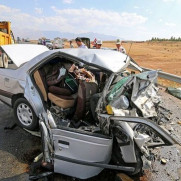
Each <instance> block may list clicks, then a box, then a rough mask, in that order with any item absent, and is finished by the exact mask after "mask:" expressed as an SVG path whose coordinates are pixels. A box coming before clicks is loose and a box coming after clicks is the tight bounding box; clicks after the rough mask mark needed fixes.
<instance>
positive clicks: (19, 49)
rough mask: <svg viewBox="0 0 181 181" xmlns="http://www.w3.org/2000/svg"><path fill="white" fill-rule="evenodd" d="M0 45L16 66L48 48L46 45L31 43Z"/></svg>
mask: <svg viewBox="0 0 181 181" xmlns="http://www.w3.org/2000/svg"><path fill="white" fill-rule="evenodd" d="M1 47H2V49H3V50H4V51H5V52H6V53H7V54H8V56H9V57H10V58H11V60H12V61H13V62H14V64H16V66H17V67H19V66H20V65H22V64H23V63H25V62H28V61H30V60H31V59H33V58H34V57H36V56H37V55H39V54H41V53H43V52H45V51H47V50H49V49H48V48H47V47H46V46H42V45H32V44H14V45H8V46H7V45H4V46H1Z"/></svg>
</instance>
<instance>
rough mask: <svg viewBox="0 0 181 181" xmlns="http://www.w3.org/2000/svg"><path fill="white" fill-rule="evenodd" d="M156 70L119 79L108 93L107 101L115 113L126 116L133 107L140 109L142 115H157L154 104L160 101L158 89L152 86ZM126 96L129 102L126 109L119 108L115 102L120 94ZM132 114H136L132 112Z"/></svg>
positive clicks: (147, 116)
mask: <svg viewBox="0 0 181 181" xmlns="http://www.w3.org/2000/svg"><path fill="white" fill-rule="evenodd" d="M157 76H158V74H157V71H148V72H143V73H140V74H136V75H130V76H129V77H126V78H123V79H121V80H120V81H119V82H118V83H117V84H116V85H115V86H114V87H113V89H112V90H111V91H110V93H109V94H108V99H107V100H108V103H109V104H110V105H111V106H112V109H113V112H114V114H115V115H119V116H128V115H130V114H131V113H130V111H131V110H132V109H133V108H137V109H139V110H140V111H141V113H142V116H143V117H146V118H149V117H154V116H157V113H156V109H155V105H156V104H158V103H159V102H160V98H159V96H158V95H157V92H158V89H157V88H156V87H155V86H154V83H155V82H156V79H157ZM122 95H124V96H126V97H127V98H128V100H129V101H130V102H131V104H130V105H131V106H130V107H129V109H127V110H123V109H120V108H119V106H117V103H116V102H118V100H119V98H120V96H122ZM134 116H137V115H136V114H134Z"/></svg>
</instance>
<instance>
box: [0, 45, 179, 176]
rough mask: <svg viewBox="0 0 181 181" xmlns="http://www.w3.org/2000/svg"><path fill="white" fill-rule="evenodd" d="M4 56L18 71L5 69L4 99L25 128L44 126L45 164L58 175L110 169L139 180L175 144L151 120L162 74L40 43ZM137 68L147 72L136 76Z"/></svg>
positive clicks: (116, 58)
mask: <svg viewBox="0 0 181 181" xmlns="http://www.w3.org/2000/svg"><path fill="white" fill-rule="evenodd" d="M0 51H1V52H2V53H4V54H6V55H7V56H8V57H9V59H10V60H11V62H13V63H14V64H15V65H16V69H14V70H13V69H10V68H9V61H8V66H6V67H5V66H4V63H3V62H2V63H1V68H0V84H1V85H2V86H1V88H0V99H1V100H2V101H3V102H5V103H7V104H9V105H10V106H12V108H13V110H14V115H15V118H16V123H17V124H18V125H19V126H21V127H22V128H26V129H29V130H35V129H37V128H38V125H39V128H40V131H41V135H42V142H43V155H44V156H43V160H44V162H46V163H47V164H48V165H52V166H53V168H54V172H56V173H61V174H65V175H69V176H72V177H76V178H81V179H87V178H90V177H93V176H95V175H97V174H99V173H100V172H101V171H102V170H103V169H104V168H107V169H114V170H119V171H124V172H127V173H128V174H136V173H139V172H141V170H142V167H143V166H145V165H149V164H150V162H151V161H152V160H153V154H152V149H153V148H154V147H158V146H163V145H173V144H175V143H176V141H174V140H173V138H172V137H171V136H170V135H169V134H168V133H167V132H165V131H164V130H163V129H162V128H161V127H160V126H158V125H157V124H156V123H154V122H153V121H152V120H151V119H152V118H155V117H156V116H157V112H156V109H155V106H156V105H157V104H158V103H159V97H158V96H157V88H156V87H155V85H154V82H155V81H156V78H157V72H156V71H148V72H143V71H142V69H141V68H140V67H139V66H138V65H137V64H136V62H134V61H133V60H132V59H131V57H129V56H127V55H124V54H122V53H119V52H116V51H111V50H95V49H75V48H74V49H59V50H53V51H52V50H51V51H49V50H48V48H46V47H45V46H41V45H12V46H8V45H7V46H2V47H1V50H0ZM15 52H16V53H15ZM131 67H134V68H136V69H137V70H138V71H140V72H141V73H138V74H130V73H129V71H128V70H127V68H131ZM100 72H101V74H102V76H100V75H101V74H100ZM96 75H97V78H96ZM100 77H101V78H100Z"/></svg>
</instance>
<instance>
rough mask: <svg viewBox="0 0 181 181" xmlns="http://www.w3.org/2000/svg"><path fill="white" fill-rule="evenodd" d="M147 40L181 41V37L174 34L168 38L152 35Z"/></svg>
mask: <svg viewBox="0 0 181 181" xmlns="http://www.w3.org/2000/svg"><path fill="white" fill-rule="evenodd" d="M149 41H181V37H178V38H176V37H174V36H171V37H170V38H169V39H168V38H157V37H152V39H151V40H149Z"/></svg>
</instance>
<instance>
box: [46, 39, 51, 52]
mask: <svg viewBox="0 0 181 181" xmlns="http://www.w3.org/2000/svg"><path fill="white" fill-rule="evenodd" d="M45 45H46V46H47V48H48V49H50V50H52V49H53V44H52V42H51V40H50V39H45Z"/></svg>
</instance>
